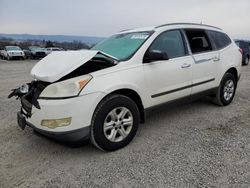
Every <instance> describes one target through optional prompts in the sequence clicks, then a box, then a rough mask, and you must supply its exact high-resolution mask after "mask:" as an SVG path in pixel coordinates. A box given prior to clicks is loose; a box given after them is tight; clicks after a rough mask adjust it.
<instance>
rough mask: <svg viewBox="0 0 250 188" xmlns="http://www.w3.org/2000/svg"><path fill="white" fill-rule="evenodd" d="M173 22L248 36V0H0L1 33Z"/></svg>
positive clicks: (80, 31) (96, 32)
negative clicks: (198, 25) (187, 23)
mask: <svg viewBox="0 0 250 188" xmlns="http://www.w3.org/2000/svg"><path fill="white" fill-rule="evenodd" d="M172 22H192V23H201V22H202V23H203V24H209V25H213V26H217V27H220V28H222V29H223V30H224V31H226V32H227V33H228V34H229V35H231V36H232V37H234V38H243V39H250V0H0V33H9V34H23V33H29V34H45V35H46V34H59V35H79V36H101V37H107V36H109V35H112V34H113V33H116V32H118V31H120V30H124V29H130V28H136V27H146V26H155V25H160V24H165V23H172Z"/></svg>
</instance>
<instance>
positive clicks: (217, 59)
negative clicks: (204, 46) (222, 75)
mask: <svg viewBox="0 0 250 188" xmlns="http://www.w3.org/2000/svg"><path fill="white" fill-rule="evenodd" d="M212 60H213V61H220V58H219V57H216V56H215V57H213V58H212Z"/></svg>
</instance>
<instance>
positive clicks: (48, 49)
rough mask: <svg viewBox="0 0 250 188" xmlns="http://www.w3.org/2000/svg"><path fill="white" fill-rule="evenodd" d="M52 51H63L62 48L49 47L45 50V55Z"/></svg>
mask: <svg viewBox="0 0 250 188" xmlns="http://www.w3.org/2000/svg"><path fill="white" fill-rule="evenodd" d="M53 51H64V49H62V48H57V47H50V48H46V54H50V53H51V52H53Z"/></svg>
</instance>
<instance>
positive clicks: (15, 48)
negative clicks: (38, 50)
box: [6, 46, 21, 50]
mask: <svg viewBox="0 0 250 188" xmlns="http://www.w3.org/2000/svg"><path fill="white" fill-rule="evenodd" d="M6 50H21V48H19V47H18V46H6Z"/></svg>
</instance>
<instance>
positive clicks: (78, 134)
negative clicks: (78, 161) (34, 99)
mask: <svg viewBox="0 0 250 188" xmlns="http://www.w3.org/2000/svg"><path fill="white" fill-rule="evenodd" d="M17 123H18V125H19V127H20V128H21V129H25V127H26V126H29V127H31V128H32V129H33V130H35V131H37V132H38V133H40V134H42V135H44V136H46V137H49V138H52V139H54V140H58V141H63V142H77V141H80V140H87V139H89V136H90V126H87V127H83V128H80V129H77V130H72V131H65V132H50V131H45V130H42V129H39V128H37V127H36V126H34V125H33V124H31V123H29V122H28V121H26V118H25V116H24V115H22V113H21V112H18V113H17Z"/></svg>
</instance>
